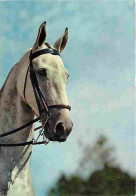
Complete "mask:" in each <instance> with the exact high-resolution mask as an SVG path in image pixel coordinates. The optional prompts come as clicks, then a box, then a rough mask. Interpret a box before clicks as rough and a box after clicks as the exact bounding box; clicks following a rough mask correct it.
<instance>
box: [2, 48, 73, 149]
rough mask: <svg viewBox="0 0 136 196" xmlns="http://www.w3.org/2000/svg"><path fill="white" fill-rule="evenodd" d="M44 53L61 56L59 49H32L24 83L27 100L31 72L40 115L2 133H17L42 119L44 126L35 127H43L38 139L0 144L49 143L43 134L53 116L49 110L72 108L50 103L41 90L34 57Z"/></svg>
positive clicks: (6, 134)
mask: <svg viewBox="0 0 136 196" xmlns="http://www.w3.org/2000/svg"><path fill="white" fill-rule="evenodd" d="M43 54H52V55H59V56H60V53H59V52H58V51H57V50H55V49H52V48H47V49H42V50H39V51H37V52H35V53H32V50H31V52H30V56H29V60H30V64H29V66H28V69H27V72H26V77H25V83H24V100H25V101H26V83H27V77H28V72H30V80H31V84H32V87H33V92H34V95H35V99H36V103H37V107H38V111H39V117H37V118H36V119H34V120H32V121H30V122H28V123H26V124H25V125H23V126H21V127H19V128H17V129H14V130H12V131H10V132H6V133H4V134H1V135H0V138H2V137H5V136H8V135H11V134H13V133H16V132H18V131H20V130H23V129H24V128H26V127H28V126H30V125H32V124H33V123H35V122H37V121H40V122H41V123H42V126H39V127H37V128H35V131H36V130H39V129H41V128H42V129H41V130H40V132H39V135H38V138H37V140H36V141H35V140H34V139H33V140H31V141H28V142H23V143H17V144H1V143H0V146H5V147H10V146H13V147H15V146H26V145H31V144H32V145H37V144H47V143H48V142H47V141H46V138H44V137H45V136H44V135H43V131H44V126H45V124H46V123H47V122H48V120H49V118H51V113H50V112H49V110H50V109H53V108H60V109H68V110H71V106H69V105H65V104H58V105H48V103H47V101H46V99H45V97H44V95H43V93H42V91H41V88H40V85H39V83H38V80H37V77H36V73H35V69H34V67H33V63H32V60H33V59H35V58H37V57H38V56H40V55H43ZM26 103H27V101H26ZM41 135H43V141H41V142H37V141H38V139H39V137H40V136H41Z"/></svg>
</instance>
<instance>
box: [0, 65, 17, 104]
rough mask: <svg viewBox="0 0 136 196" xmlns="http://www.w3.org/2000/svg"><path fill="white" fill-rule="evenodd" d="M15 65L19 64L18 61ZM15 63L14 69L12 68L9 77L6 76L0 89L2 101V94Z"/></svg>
mask: <svg viewBox="0 0 136 196" xmlns="http://www.w3.org/2000/svg"><path fill="white" fill-rule="evenodd" d="M15 65H17V63H16V64H15ZM15 65H14V66H13V67H12V69H11V70H10V72H9V73H8V76H7V78H6V80H5V82H4V84H3V86H2V87H1V89H0V102H1V96H2V93H3V90H4V88H5V86H6V83H7V80H8V79H9V76H10V74H11V72H12V70H13V68H14V67H15Z"/></svg>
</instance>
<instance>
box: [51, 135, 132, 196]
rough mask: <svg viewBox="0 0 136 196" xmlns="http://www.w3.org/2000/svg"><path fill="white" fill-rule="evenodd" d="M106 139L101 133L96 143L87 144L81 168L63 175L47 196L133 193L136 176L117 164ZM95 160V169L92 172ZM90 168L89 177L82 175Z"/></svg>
mask: <svg viewBox="0 0 136 196" xmlns="http://www.w3.org/2000/svg"><path fill="white" fill-rule="evenodd" d="M107 143H108V140H107V138H106V137H104V136H101V137H100V138H99V139H98V140H97V141H96V143H95V144H94V146H93V147H90V148H89V147H88V146H87V148H85V152H86V153H85V152H84V153H83V157H82V159H81V162H80V165H79V168H78V171H80V172H78V173H77V174H73V175H72V176H71V177H67V176H66V175H65V174H63V175H61V176H60V178H59V179H58V181H57V183H56V185H55V186H54V187H53V188H51V189H50V190H49V193H48V196H81V195H82V196H95V195H100V196H111V195H114V196H116V195H122V196H134V195H135V178H134V177H132V176H130V175H129V174H128V173H127V172H124V171H123V170H122V169H121V168H120V167H119V166H117V165H116V164H115V160H114V159H113V156H112V151H113V148H111V147H110V146H108V145H107ZM92 163H93V164H92ZM95 163H96V168H95V171H93V172H91V166H92V165H94V164H95ZM87 172H88V175H86V178H85V177H83V176H84V173H85V174H87ZM82 174H83V175H82Z"/></svg>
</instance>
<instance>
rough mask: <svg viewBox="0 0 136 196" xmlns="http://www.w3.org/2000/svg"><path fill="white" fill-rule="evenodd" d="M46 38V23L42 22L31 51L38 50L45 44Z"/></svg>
mask: <svg viewBox="0 0 136 196" xmlns="http://www.w3.org/2000/svg"><path fill="white" fill-rule="evenodd" d="M46 37H47V32H46V22H43V23H42V24H41V26H40V27H39V32H38V35H37V39H36V42H35V44H34V46H33V51H35V50H36V49H38V48H39V47H40V46H42V45H43V44H44V43H45V40H46Z"/></svg>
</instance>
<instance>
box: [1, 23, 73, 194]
mask: <svg viewBox="0 0 136 196" xmlns="http://www.w3.org/2000/svg"><path fill="white" fill-rule="evenodd" d="M46 38H47V31H46V22H43V23H42V24H41V25H40V27H39V31H38V34H37V38H36V41H35V43H34V45H33V47H32V48H30V49H28V50H27V51H26V53H25V54H24V55H23V57H22V58H21V59H20V60H19V62H18V63H17V64H15V65H14V66H13V68H12V69H11V71H10V72H9V74H8V76H7V79H6V81H5V83H4V85H3V87H2V88H1V90H0V111H1V115H0V196H25V195H27V196H35V191H34V187H33V184H32V178H31V173H30V157H31V153H32V146H33V145H35V144H40V143H45V144H47V143H48V142H49V141H54V142H65V141H66V140H67V137H68V136H69V134H70V132H71V131H72V127H73V122H72V119H71V117H70V109H71V107H70V106H69V103H68V98H67V94H66V83H67V79H68V77H69V72H68V70H67V69H66V68H65V67H64V64H63V61H62V58H61V56H60V53H61V52H62V51H63V49H64V48H65V46H66V44H67V40H68V28H66V29H65V31H64V33H63V34H62V36H61V37H60V38H59V39H58V40H57V41H56V42H55V43H54V45H50V44H49V43H47V42H46ZM35 117H37V118H36V120H35ZM38 120H39V122H41V126H40V127H42V133H41V132H40V133H39V136H41V135H43V137H44V138H46V139H45V140H43V141H42V142H38V141H34V139H33V138H34V125H33V123H34V122H36V121H38ZM10 130H12V131H10Z"/></svg>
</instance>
